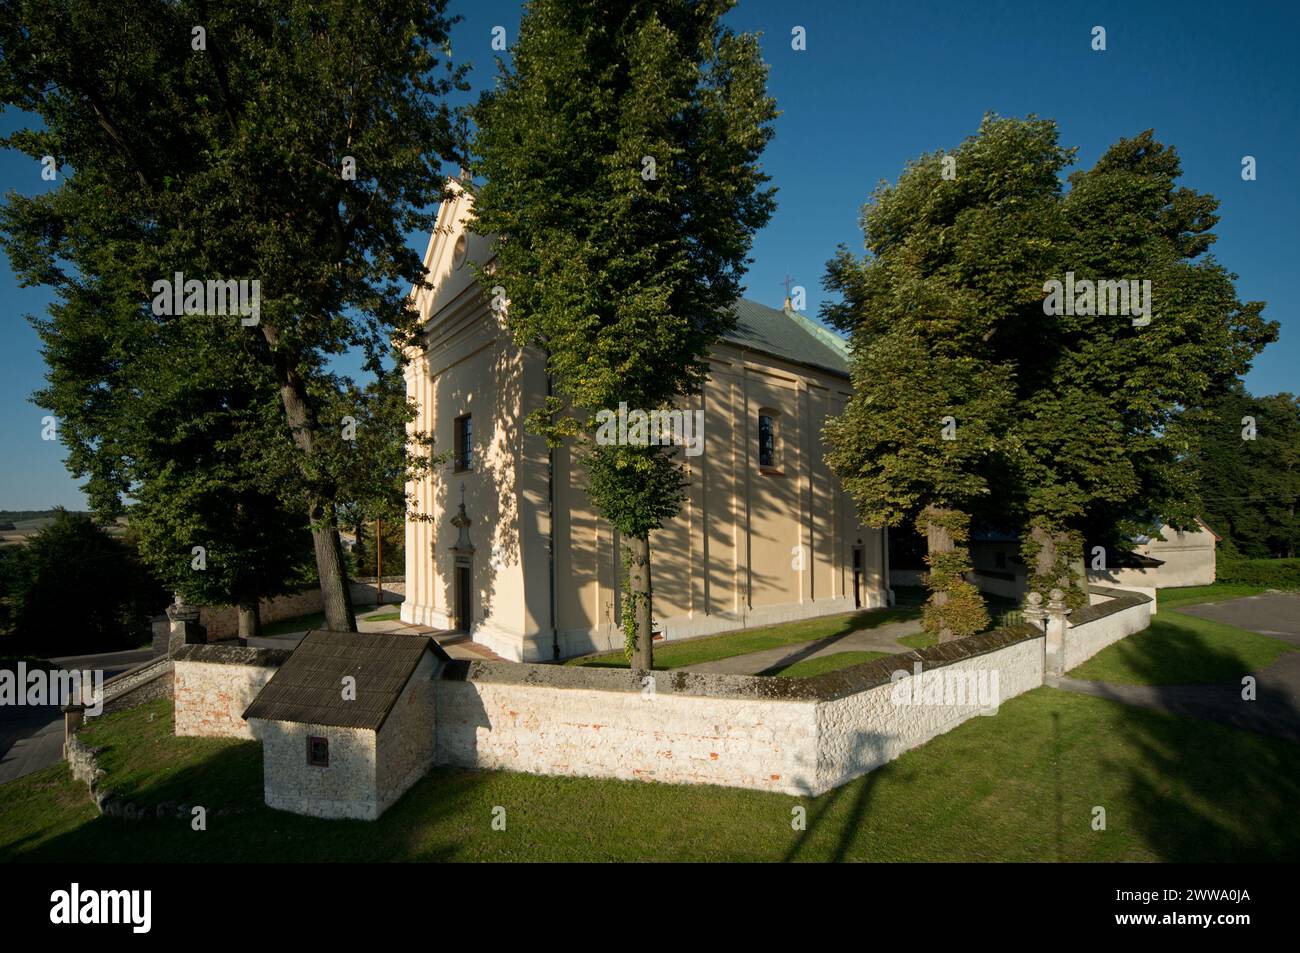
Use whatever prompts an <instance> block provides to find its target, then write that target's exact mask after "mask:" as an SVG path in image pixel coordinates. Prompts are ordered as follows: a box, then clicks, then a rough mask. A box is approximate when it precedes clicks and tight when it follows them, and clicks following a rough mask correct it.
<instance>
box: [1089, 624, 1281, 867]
mask: <svg viewBox="0 0 1300 953" xmlns="http://www.w3.org/2000/svg"><path fill="white" fill-rule="evenodd" d="M1122 650H1123V651H1124V653H1125V654H1124V658H1125V661H1126V663H1127V664H1128V665H1129V666H1130V668H1131V669H1132V670H1133V671H1134V672H1135V673H1136V674H1138V675H1139V676H1141V677H1142V678H1143V679H1144V680H1146V681H1149V682H1150V681H1155V680H1157V679H1163V678H1166V677H1167V676H1168V674H1169V672H1170V671H1171V669H1172V670H1174V671H1177V672H1195V671H1204V672H1230V671H1234V670H1239V669H1240V661H1239V659H1238V658H1237V657H1236V656H1235V655H1234V654H1233V653H1231V652H1224V651H1222V650H1220V649H1216V648H1215V647H1214V646H1212V645H1210V644H1208V643H1207V642H1206V641H1205V640H1203V639H1201V638H1199V637H1195V636H1194V635H1193V636H1189V637H1185V638H1180V639H1178V640H1176V641H1174V640H1161V639H1144V640H1137V641H1133V642H1129V643H1127V644H1123V649H1122ZM1294 659H1295V657H1294V656H1291V657H1287V656H1284V657H1283V658H1282V659H1279V661H1278V662H1277V663H1274V665H1273V666H1270V667H1269V668H1270V670H1271V669H1273V668H1275V667H1277V666H1280V665H1284V664H1285V665H1286V666H1290V667H1292V668H1293V669H1294V672H1295V673H1296V674H1297V675H1300V666H1297V665H1296V663H1295V661H1294ZM1124 688H1125V687H1124V686H1116V687H1114V689H1113V690H1112V691H1111V692H1110V693H1109V695H1110V697H1111V698H1112V700H1117V701H1125V700H1126V694H1125V691H1124ZM1140 693H1141V695H1142V696H1145V701H1146V704H1145V705H1143V706H1142V707H1138V706H1133V707H1131V708H1130V710H1129V714H1128V715H1127V716H1126V717H1125V719H1124V727H1125V732H1124V736H1123V737H1122V738H1120V739H1117V741H1119V742H1120V743H1124V744H1127V745H1129V746H1131V747H1133V748H1135V749H1136V751H1137V754H1138V757H1137V759H1136V760H1137V763H1138V764H1139V765H1140V767H1134V759H1132V758H1131V757H1130V758H1128V759H1126V760H1125V763H1124V764H1123V765H1119V764H1118V763H1114V767H1115V768H1116V770H1120V771H1123V772H1124V773H1125V775H1126V783H1127V809H1128V812H1129V816H1124V814H1123V813H1121V814H1119V815H1118V816H1117V815H1116V813H1115V812H1111V815H1110V818H1109V819H1108V824H1110V825H1114V824H1116V823H1120V824H1125V823H1127V824H1131V825H1132V827H1133V829H1134V830H1133V832H1134V833H1135V834H1136V835H1137V836H1138V837H1140V838H1141V839H1142V840H1144V841H1145V842H1146V844H1147V845H1148V847H1149V848H1150V849H1151V850H1152V851H1154V852H1155V853H1157V854H1158V855H1159V856H1160V858H1161V859H1163V860H1167V861H1243V860H1283V859H1285V860H1296V859H1298V858H1300V824H1297V823H1296V821H1295V805H1296V804H1297V803H1300V745H1297V744H1296V743H1295V742H1294V741H1293V740H1286V739H1287V738H1288V737H1290V738H1295V737H1300V735H1297V734H1296V729H1297V728H1300V711H1298V710H1297V709H1296V707H1295V705H1294V703H1293V702H1292V700H1291V698H1290V697H1288V695H1287V694H1286V692H1285V691H1284V690H1283V686H1282V685H1281V684H1280V683H1279V682H1278V681H1277V680H1273V682H1272V684H1270V682H1269V679H1268V678H1267V676H1266V677H1264V678H1261V679H1260V680H1259V685H1258V700H1255V701H1248V700H1245V699H1243V698H1242V685H1241V684H1240V682H1239V681H1237V682H1217V683H1211V684H1202V685H1159V684H1156V685H1148V686H1145V687H1143V688H1142V689H1141V690H1140ZM1097 694H1098V695H1099V696H1100V697H1103V698H1105V697H1108V695H1107V693H1105V692H1098V693H1097ZM1127 697H1128V699H1132V698H1134V697H1138V696H1137V695H1136V694H1135V693H1129V694H1128V696H1127Z"/></svg>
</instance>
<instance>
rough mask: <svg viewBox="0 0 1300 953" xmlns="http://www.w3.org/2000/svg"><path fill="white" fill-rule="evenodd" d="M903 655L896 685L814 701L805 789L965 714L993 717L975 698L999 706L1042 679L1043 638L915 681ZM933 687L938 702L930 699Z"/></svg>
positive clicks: (892, 754) (842, 776) (827, 783)
mask: <svg viewBox="0 0 1300 953" xmlns="http://www.w3.org/2000/svg"><path fill="white" fill-rule="evenodd" d="M903 661H904V662H905V663H906V667H904V666H902V665H900V669H901V670H905V671H908V672H909V673H910V674H908V675H907V677H906V678H903V679H900V680H899V681H898V683H897V684H895V683H889V684H885V685H880V686H878V687H876V688H871V689H868V690H867V691H863V692H855V693H854V694H852V695H849V696H847V697H845V698H839V699H836V700H834V701H827V702H822V703H820V704H818V706H817V775H816V781H815V783H814V784H813V785H812V791H811V792H810V793H813V794H821V793H822V792H823V791H828V790H830V789H831V788H833V787H836V786H838V785H841V784H843V783H845V782H846V781H849V780H852V779H853V778H855V777H857V776H858V775H861V774H865V773H866V772H868V771H870V770H872V769H873V768H878V767H880V766H881V765H882V764H885V763H887V762H889V761H893V760H894V759H895V758H897V757H898V756H899V755H902V754H903V753H905V752H907V751H910V750H912V749H913V748H916V747H918V746H920V745H923V744H925V743H926V742H927V741H929V740H930V739H932V738H935V737H937V736H938V735H941V734H944V733H945V732H948V731H951V730H952V729H953V728H956V727H957V726H958V725H960V724H961V723H962V722H964V721H967V720H969V719H970V718H973V717H977V716H980V715H987V716H989V717H994V716H996V713H997V712H996V708H993V709H992V710H991V711H990V710H989V709H988V708H986V707H985V706H982V705H980V704H978V701H979V699H981V698H984V699H987V700H990V701H992V702H993V703H994V705H999V704H1001V703H1003V702H1006V701H1007V700H1008V699H1011V698H1014V697H1015V696H1016V695H1020V694H1022V693H1024V692H1027V691H1029V690H1030V689H1033V688H1038V687H1039V686H1040V685H1042V684H1043V640H1042V639H1041V638H1032V639H1028V640H1026V641H1024V642H1017V643H1015V644H1014V645H1009V646H1006V647H1005V648H1000V649H996V650H994V651H992V652H989V653H987V654H984V655H978V656H975V657H974V658H969V659H965V660H963V661H960V662H953V663H951V664H949V665H943V666H940V667H937V668H933V669H930V670H928V671H923V672H922V673H921V676H920V681H919V683H918V680H917V677H916V675H915V671H914V669H912V668H911V666H910V662H906V660H903ZM995 675H996V681H995V680H994V676H995ZM981 679H982V680H983V681H982V683H981ZM949 686H951V688H950V687H949ZM995 688H996V690H995V691H994V689H995ZM981 689H984V690H985V694H983V695H981V694H980V690H981ZM959 693H960V694H959ZM935 694H937V695H938V699H937V700H938V704H934V703H932V702H933V701H934V700H935ZM927 698H929V700H930V701H929V702H927ZM959 701H966V702H974V703H969V704H958V702H959ZM917 702H919V704H918V703H917Z"/></svg>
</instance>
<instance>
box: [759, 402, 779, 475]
mask: <svg viewBox="0 0 1300 953" xmlns="http://www.w3.org/2000/svg"><path fill="white" fill-rule="evenodd" d="M758 465H759V466H760V467H763V468H765V469H771V468H774V467H775V466H776V421H775V420H774V419H773V417H772V415H771V414H759V415H758Z"/></svg>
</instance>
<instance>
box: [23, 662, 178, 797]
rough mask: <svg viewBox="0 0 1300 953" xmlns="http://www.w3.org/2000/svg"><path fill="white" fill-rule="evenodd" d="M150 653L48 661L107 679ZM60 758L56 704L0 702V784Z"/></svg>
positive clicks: (59, 716) (59, 718)
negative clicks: (94, 673) (96, 671)
mask: <svg viewBox="0 0 1300 953" xmlns="http://www.w3.org/2000/svg"><path fill="white" fill-rule="evenodd" d="M152 656H153V653H152V651H151V650H150V649H132V650H129V651H126V652H106V653H104V654H102V655H70V656H63V657H60V658H55V659H50V661H51V662H53V663H54V664H55V665H56V666H58V667H59V668H61V669H74V668H75V669H83V670H84V669H90V670H92V671H93V670H102V671H103V672H104V678H105V679H106V680H107V679H109V678H111V677H112V676H114V675H117V674H118V673H119V672H125V671H126V670H127V669H128V668H133V667H134V666H136V665H139V664H140V663H141V662H147V661H148V660H149V659H150V658H151V657H152ZM62 758H63V712H62V711H61V710H60V709H59V706H58V705H3V706H0V784H3V783H4V782H5V781H12V780H13V779H14V778H21V777H22V776H23V775H24V774H30V773H31V772H33V771H37V770H40V769H41V768H48V767H49V766H50V765H52V764H57V763H58V762H59V761H60V760H61V759H62Z"/></svg>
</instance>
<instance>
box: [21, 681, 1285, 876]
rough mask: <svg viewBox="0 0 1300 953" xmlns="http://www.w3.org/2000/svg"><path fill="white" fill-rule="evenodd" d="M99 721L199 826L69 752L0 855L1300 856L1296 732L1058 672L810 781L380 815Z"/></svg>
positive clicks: (458, 786)
mask: <svg viewBox="0 0 1300 953" xmlns="http://www.w3.org/2000/svg"><path fill="white" fill-rule="evenodd" d="M151 715H152V716H153V717H152V720H150V718H149V716H151ZM87 731H88V738H89V740H92V741H93V742H94V743H96V744H101V745H107V746H108V751H107V752H106V754H105V755H104V757H103V761H104V765H105V767H106V768H107V769H108V770H109V786H110V787H111V788H114V789H117V790H119V791H121V792H123V793H124V794H126V795H128V796H129V797H130V798H131V799H133V800H136V801H137V803H143V804H156V803H159V802H161V801H165V800H178V801H183V802H185V803H188V804H200V805H204V806H208V807H209V809H210V812H209V816H208V829H207V830H206V831H193V830H191V829H190V825H189V823H188V822H187V821H181V820H147V821H135V822H132V821H125V820H119V819H111V818H102V817H99V816H97V814H96V812H95V809H94V807H93V806H92V805H91V804H90V803H89V801H88V800H87V797H86V791H85V787H84V785H82V784H81V783H80V782H73V781H72V780H71V779H70V777H69V776H68V774H67V771H66V769H65V768H64V767H63V766H62V765H60V766H57V767H54V768H49V769H46V770H44V771H40V772H37V773H36V774H33V775H29V776H27V777H25V778H22V779H20V780H18V781H15V782H11V783H9V784H5V785H0V860H3V861H14V860H23V861H56V860H57V861H77V862H81V863H84V862H86V861H89V860H96V859H104V860H114V861H140V860H156V861H202V862H219V861H237V860H277V861H341V860H349V861H383V860H421V861H430V860H457V861H543V860H557V861H581V860H594V861H602V860H625V861H632V860H658V861H687V860H712V861H721V860H737V861H751V860H777V861H780V860H818V861H823V860H854V861H859V860H861V861H985V860H1007V861H1053V860H1069V861H1096V862H1107V863H1110V862H1118V861H1157V860H1167V861H1209V860H1215V861H1225V860H1234V861H1241V860H1291V861H1294V860H1297V859H1300V825H1297V824H1295V823H1294V808H1295V804H1296V803H1297V802H1300V746H1297V745H1294V744H1290V743H1288V742H1285V741H1280V740H1277V739H1268V738H1263V737H1260V736H1257V735H1252V734H1249V733H1246V732H1241V731H1236V730H1234V729H1230V728H1226V727H1222V726H1219V725H1214V724H1211V723H1207V722H1201V721H1193V720H1187V719H1180V718H1174V717H1171V716H1168V715H1162V714H1158V713H1155V712H1148V711H1144V710H1142V709H1137V708H1130V707H1127V706H1124V705H1121V704H1119V703H1116V702H1109V701H1104V700H1102V699H1098V698H1092V697H1089V696H1085V695H1078V694H1073V693H1069V692H1062V691H1058V690H1055V689H1051V688H1040V689H1036V690H1034V691H1032V692H1030V693H1028V694H1026V695H1023V696H1020V697H1019V698H1015V699H1012V700H1010V701H1008V702H1006V703H1005V704H1003V705H1002V707H1001V709H1000V710H999V713H998V714H997V715H996V716H992V717H984V718H974V719H972V720H970V721H969V722H967V723H965V724H963V725H961V726H960V727H958V728H956V729H955V730H953V731H951V732H949V733H948V734H946V735H943V736H941V737H939V738H936V739H935V740H933V741H931V742H930V743H929V744H927V745H925V746H923V747H921V748H919V749H916V750H915V751H912V752H909V753H908V754H906V755H904V756H903V757H902V758H900V759H898V760H897V761H894V762H892V763H891V764H888V765H886V766H884V767H883V768H880V769H878V770H876V771H873V772H871V773H870V774H868V775H866V776H864V777H862V778H859V779H857V780H855V781H853V782H850V783H849V784H847V785H845V786H843V787H841V788H838V789H836V790H834V791H831V792H828V793H826V794H824V795H822V796H821V797H819V798H807V797H804V798H798V797H792V796H786V795H778V794H765V793H761V792H757V791H742V790H736V789H731V788H718V787H692V786H676V785H661V784H648V783H644V782H635V781H610V780H593V779H581V778H557V777H540V776H533V775H527V774H514V773H507V772H489V771H460V770H451V769H440V770H438V771H436V772H434V773H433V774H431V775H429V776H428V777H426V778H425V779H424V780H422V781H421V782H420V783H419V784H417V785H416V786H415V787H414V788H413V789H412V790H411V791H409V792H408V793H407V794H406V796H405V797H404V798H403V799H402V800H401V801H400V802H399V803H398V804H397V805H395V806H394V807H393V808H391V809H390V810H389V811H388V813H387V814H386V815H385V816H384V817H383V818H382V819H380V820H379V821H377V822H374V823H367V822H362V821H322V820H315V819H311V818H305V817H298V816H296V815H292V814H286V813H281V812H278V811H272V810H270V809H268V808H266V807H264V806H263V805H262V803H261V794H262V792H261V753H260V746H259V745H258V744H257V743H256V742H249V741H224V740H204V739H192V738H175V737H173V736H172V735H171V715H170V704H169V703H168V702H167V701H165V700H163V701H158V702H153V703H151V704H149V705H147V706H144V707H142V708H140V709H137V710H135V711H131V712H124V713H122V714H120V715H111V716H108V717H106V718H105V719H104V720H103V721H101V722H98V723H96V724H95V725H94V726H93V727H92V728H90V729H87ZM497 805H500V806H502V807H504V808H505V809H506V817H507V827H506V830H505V831H494V830H492V828H491V820H492V810H493V808H494V807H495V806H497ZM795 806H803V807H804V808H806V810H807V830H805V831H794V830H792V829H791V824H790V821H791V810H792V808H794V807H795ZM1098 806H1100V807H1104V808H1105V809H1106V829H1105V830H1104V831H1094V830H1093V829H1092V827H1091V821H1092V818H1093V809H1094V807H1098ZM215 807H226V808H231V807H234V808H238V809H240V810H239V813H233V814H229V815H219V814H216V813H215V811H213V810H212V808H215Z"/></svg>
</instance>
